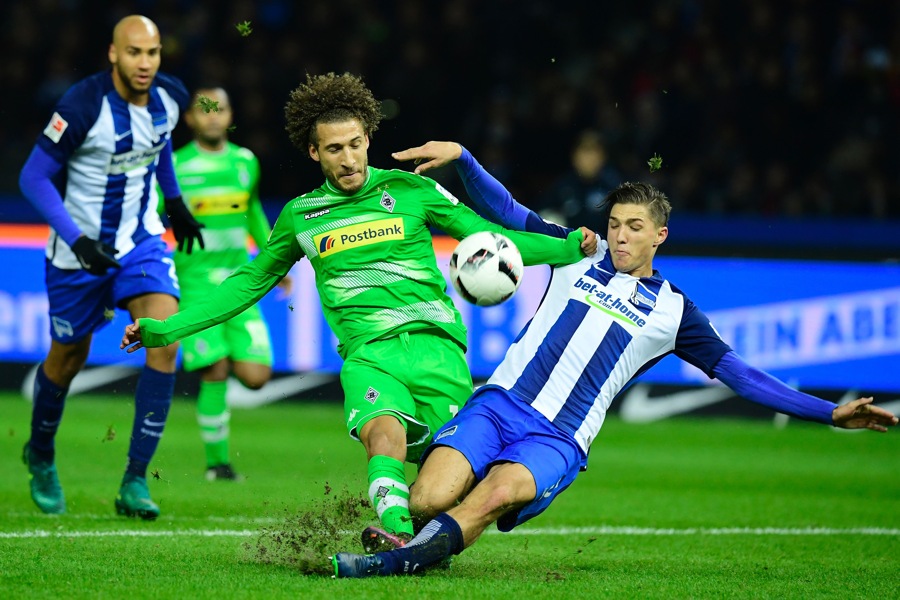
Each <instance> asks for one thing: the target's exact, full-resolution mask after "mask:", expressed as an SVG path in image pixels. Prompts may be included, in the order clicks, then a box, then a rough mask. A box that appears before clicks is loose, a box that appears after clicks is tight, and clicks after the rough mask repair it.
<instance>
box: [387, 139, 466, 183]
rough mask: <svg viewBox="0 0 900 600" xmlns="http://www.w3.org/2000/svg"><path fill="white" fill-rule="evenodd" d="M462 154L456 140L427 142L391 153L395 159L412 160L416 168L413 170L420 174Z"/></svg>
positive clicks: (447, 162)
mask: <svg viewBox="0 0 900 600" xmlns="http://www.w3.org/2000/svg"><path fill="white" fill-rule="evenodd" d="M461 155H462V146H460V145H459V144H457V143H456V142H434V141H432V142H428V143H426V144H423V145H421V146H416V147H415V148H407V149H406V150H401V151H400V152H393V153H392V154H391V156H392V157H394V158H395V159H396V160H399V161H400V162H405V161H407V160H414V161H415V164H416V168H415V170H414V171H413V172H414V173H415V174H416V175H421V174H422V173H424V172H425V171H430V170H431V169H437V168H438V167H443V166H444V165H447V164H450V163H452V162H453V161H454V160H456V159H457V158H459V157H460V156H461Z"/></svg>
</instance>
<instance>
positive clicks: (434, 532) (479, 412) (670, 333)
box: [332, 142, 897, 577]
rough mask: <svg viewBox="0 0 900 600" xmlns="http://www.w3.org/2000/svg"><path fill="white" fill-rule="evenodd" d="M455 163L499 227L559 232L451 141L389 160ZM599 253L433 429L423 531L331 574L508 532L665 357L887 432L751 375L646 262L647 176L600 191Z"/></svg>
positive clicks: (825, 417) (651, 207)
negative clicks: (632, 386) (621, 397)
mask: <svg viewBox="0 0 900 600" xmlns="http://www.w3.org/2000/svg"><path fill="white" fill-rule="evenodd" d="M394 156H395V158H397V159H399V160H412V159H415V160H418V161H425V162H423V163H422V164H420V166H419V167H418V168H417V169H416V172H418V173H421V172H423V171H426V170H428V169H430V168H434V167H437V166H441V165H443V164H446V163H447V162H450V161H452V160H456V166H457V169H458V170H459V172H460V174H461V176H462V177H463V180H464V182H465V184H466V189H467V191H468V192H469V195H470V197H472V199H473V200H474V201H475V202H476V204H477V205H478V206H479V208H480V209H482V211H483V212H485V213H487V214H490V215H492V218H495V219H497V220H498V221H500V222H501V223H504V224H505V225H507V226H510V227H515V228H517V229H525V230H529V231H541V232H544V233H549V234H556V235H566V234H567V233H568V231H570V230H568V229H566V228H563V227H559V226H558V225H554V224H552V223H546V222H545V221H543V220H542V219H540V217H538V216H537V215H536V214H535V213H533V212H532V211H529V210H528V209H527V208H525V207H523V206H521V205H520V204H518V203H517V202H516V201H515V200H514V199H513V197H512V196H511V195H510V194H509V192H507V191H506V189H505V188H503V186H502V185H501V184H500V183H499V182H497V181H496V180H495V179H494V178H493V177H491V175H489V174H488V173H487V172H486V171H484V169H482V168H481V166H480V165H479V164H478V163H477V162H476V161H475V159H474V158H473V157H472V155H471V154H469V153H468V152H467V151H465V150H464V149H463V148H462V147H461V146H459V145H458V144H453V143H449V142H429V144H426V145H425V146H422V147H419V148H413V149H410V150H406V151H403V152H400V153H397V154H395V155H394ZM606 209H607V210H608V211H609V212H608V214H609V219H608V227H607V229H606V231H607V233H606V236H605V239H603V240H601V242H600V244H599V252H598V254H597V255H596V256H593V257H587V258H585V259H584V260H582V261H580V262H578V263H576V264H572V265H568V266H562V267H556V268H555V269H554V272H553V277H552V278H551V281H550V285H549V288H548V290H547V294H546V296H545V297H544V300H543V302H542V303H541V306H540V308H539V309H538V311H537V313H536V314H535V316H534V318H533V319H532V320H531V321H530V322H529V323H528V325H527V326H526V327H525V329H524V330H523V331H522V333H521V334H520V335H519V337H518V338H517V339H516V341H515V343H513V345H512V346H511V347H510V349H509V351H508V352H507V354H506V357H505V358H504V359H503V362H502V363H500V365H499V366H498V367H497V370H496V371H495V372H494V374H493V376H492V377H491V378H490V380H489V381H488V383H487V384H486V385H485V386H484V387H482V388H479V390H478V391H477V392H476V393H475V394H474V395H473V396H472V398H471V399H470V400H469V402H468V403H467V404H466V406H465V407H464V408H463V409H462V410H461V411H460V412H459V414H458V415H457V416H456V417H454V418H453V419H452V420H451V421H449V422H448V423H447V424H446V425H444V427H443V428H441V430H440V431H438V432H437V434H436V435H435V437H434V442H433V443H432V445H431V446H430V447H429V448H428V450H426V453H425V454H424V457H423V460H424V464H423V466H422V469H421V472H420V474H419V477H418V479H417V480H416V484H415V485H414V486H413V488H412V490H411V496H410V510H411V511H412V513H413V515H414V517H415V518H416V519H417V520H419V521H420V525H421V524H422V523H424V526H423V527H422V528H421V530H420V531H419V533H418V535H417V536H416V537H415V538H413V539H412V540H411V541H409V542H408V543H407V544H406V545H404V546H401V547H398V548H396V549H394V550H391V551H388V552H379V553H377V554H370V555H359V554H349V553H339V554H337V555H335V556H334V557H332V564H333V566H334V569H335V576H336V577H369V576H375V575H399V574H411V573H416V572H420V571H421V570H422V569H424V568H427V567H428V566H430V565H434V564H436V563H438V562H440V561H443V560H445V559H446V558H447V557H449V556H451V555H453V554H459V553H460V552H462V551H463V549H465V548H466V547H468V546H470V545H471V544H473V543H474V542H475V541H476V540H477V539H478V537H479V536H480V535H481V534H482V532H483V531H484V530H485V528H486V527H487V526H488V525H490V524H491V523H494V522H496V523H497V528H498V529H500V530H501V531H510V530H511V529H513V528H514V527H516V526H518V525H521V524H522V523H524V522H525V521H527V520H529V519H531V518H533V517H535V516H537V515H538V514H540V513H541V512H543V511H544V510H545V509H546V508H547V507H548V506H549V505H550V503H551V502H552V501H553V499H554V498H555V497H556V496H557V495H559V494H560V493H561V492H562V491H563V490H565V489H566V488H567V487H568V486H569V485H570V484H571V483H572V482H573V481H574V480H575V477H576V475H577V474H578V472H579V471H580V470H583V469H584V468H586V466H587V455H588V449H589V448H590V445H591V442H593V441H594V439H595V437H596V436H597V434H598V433H599V431H600V427H601V426H602V425H603V421H604V418H605V416H606V411H607V409H608V408H609V405H610V403H611V402H612V401H613V399H614V398H615V397H616V395H617V394H618V393H619V392H620V391H621V390H622V389H623V388H624V387H625V385H626V384H627V383H628V382H629V381H631V380H632V379H633V378H635V377H637V376H638V375H640V374H641V373H643V372H644V371H646V370H647V369H649V368H650V367H651V366H652V365H654V364H656V362H658V361H659V360H660V359H662V358H663V357H664V356H665V355H667V354H670V353H674V354H675V355H676V356H678V357H679V358H681V359H683V360H685V361H687V362H689V363H691V364H692V365H694V366H696V367H698V368H699V369H701V370H703V371H704V372H705V373H706V374H707V375H709V376H710V377H717V378H719V379H720V380H721V381H722V382H723V383H725V384H727V385H728V386H729V387H731V388H732V389H734V390H735V391H736V392H737V393H738V394H740V395H742V396H743V397H745V398H747V399H749V400H752V401H754V402H758V403H760V404H763V405H765V406H768V407H770V408H773V409H775V410H778V411H780V412H785V413H787V414H790V415H793V416H795V417H798V418H801V419H808V420H812V421H817V422H820V423H826V424H829V425H834V426H836V427H842V428H846V429H860V428H869V429H872V430H875V431H886V428H887V427H889V426H894V425H896V424H897V417H895V416H894V415H892V414H891V413H889V412H888V411H886V410H884V409H882V408H879V407H876V406H874V405H872V404H871V402H872V398H859V399H857V400H854V401H852V402H849V403H847V404H845V405H842V406H837V405H835V404H834V403H831V402H827V401H825V400H821V399H819V398H815V397H813V396H809V395H807V394H803V393H801V392H798V391H796V390H794V389H792V388H790V387H788V386H787V385H785V384H783V383H781V382H780V381H778V380H776V379H774V378H773V377H771V376H769V375H767V374H766V373H763V372H762V371H759V370H757V369H754V368H753V367H751V366H750V365H748V364H746V363H745V362H744V361H743V360H741V359H740V357H738V356H737V355H736V354H735V353H734V352H733V351H732V350H731V348H729V347H728V345H727V344H725V342H723V341H722V340H721V339H720V338H719V335H718V334H717V333H716V331H715V330H714V329H713V327H712V325H711V324H710V323H709V320H708V319H707V318H706V316H705V315H704V314H703V313H702V312H701V311H700V309H699V308H697V306H695V305H694V304H693V303H692V302H691V301H690V299H688V297H687V296H685V295H684V293H682V292H681V291H680V290H679V289H678V288H676V287H675V286H674V285H673V284H671V283H670V282H669V281H667V280H666V279H665V278H664V277H663V276H662V275H661V274H660V273H659V272H658V271H655V270H654V269H653V257H654V256H655V254H656V250H657V248H658V247H659V245H660V244H662V243H663V242H664V241H665V240H666V237H667V236H668V227H667V223H668V219H669V212H670V210H671V207H670V205H669V202H668V200H667V198H666V196H665V195H664V194H662V193H661V192H660V191H659V190H657V189H656V188H654V187H653V186H651V185H649V184H646V183H625V184H622V185H620V186H619V187H617V188H616V189H615V190H613V191H612V192H611V193H610V194H609V195H608V196H607V199H606Z"/></svg>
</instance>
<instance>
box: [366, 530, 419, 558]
mask: <svg viewBox="0 0 900 600" xmlns="http://www.w3.org/2000/svg"><path fill="white" fill-rule="evenodd" d="M410 539H412V538H411V537H410V536H408V535H406V534H403V533H388V532H387V531H385V530H384V529H381V528H380V527H366V528H365V529H364V530H363V532H362V540H361V541H362V547H363V550H365V551H366V554H375V553H376V552H387V551H388V550H394V549H395V548H402V547H403V546H405V545H406V542H408V541H409V540H410Z"/></svg>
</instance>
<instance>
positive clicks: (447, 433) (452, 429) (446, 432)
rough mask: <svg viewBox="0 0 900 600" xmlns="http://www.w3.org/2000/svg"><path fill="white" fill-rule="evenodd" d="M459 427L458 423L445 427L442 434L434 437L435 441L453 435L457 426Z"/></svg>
mask: <svg viewBox="0 0 900 600" xmlns="http://www.w3.org/2000/svg"><path fill="white" fill-rule="evenodd" d="M457 427H458V425H454V426H453V427H450V428H448V429H445V430H444V431H442V432H441V434H440V435H439V436H437V437H436V438H434V441H438V440H439V439H441V438H445V437H450V436H451V435H453V434H454V433H456V428H457Z"/></svg>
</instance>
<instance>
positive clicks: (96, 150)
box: [38, 70, 189, 269]
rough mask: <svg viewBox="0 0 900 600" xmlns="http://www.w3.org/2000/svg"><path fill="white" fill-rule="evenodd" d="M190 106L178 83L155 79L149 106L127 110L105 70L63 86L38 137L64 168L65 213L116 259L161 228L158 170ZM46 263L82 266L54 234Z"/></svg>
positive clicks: (162, 77) (168, 78) (129, 106)
mask: <svg viewBox="0 0 900 600" xmlns="http://www.w3.org/2000/svg"><path fill="white" fill-rule="evenodd" d="M188 101H189V96H188V92H187V90H186V89H185V87H184V85H183V84H182V83H181V82H180V81H179V80H178V79H176V78H174V77H171V76H168V75H165V74H163V73H158V74H157V75H156V79H155V80H154V83H153V85H152V86H151V88H150V101H149V103H148V105H147V106H136V105H134V104H130V103H128V102H126V101H125V100H124V99H123V98H122V97H121V96H120V95H119V94H118V93H117V92H116V90H115V87H114V86H113V80H112V72H111V70H107V71H104V72H102V73H97V74H96V75H92V76H91V77H88V78H86V79H83V80H81V81H79V82H78V83H76V84H75V85H73V86H72V87H71V88H69V90H68V91H67V92H66V93H65V95H64V96H63V97H62V98H61V99H60V101H59V102H58V103H57V105H56V108H55V112H54V113H53V116H52V117H51V119H50V123H49V124H48V125H47V127H46V128H45V129H44V131H43V134H42V135H41V136H40V137H39V139H38V146H40V148H41V149H43V150H44V151H45V152H46V153H47V154H49V155H50V156H51V157H53V158H54V159H55V160H57V161H58V162H59V163H60V164H64V165H66V167H67V168H66V176H67V179H66V188H65V194H63V198H64V203H65V208H66V211H67V212H68V213H69V215H70V216H71V217H72V219H73V220H74V221H75V223H76V224H77V225H78V226H79V228H80V229H81V231H82V232H83V233H84V234H85V235H87V236H88V237H91V238H94V239H98V240H101V241H103V242H106V243H108V244H110V245H112V246H113V247H115V248H116V249H117V250H118V253H117V256H119V257H121V256H123V255H124V254H127V253H128V252H130V251H131V250H132V249H133V248H134V247H135V245H136V244H137V243H139V242H140V241H141V240H143V239H145V238H147V237H150V236H157V235H161V234H162V233H163V231H164V230H165V228H164V227H163V225H162V222H161V221H160V218H159V215H158V214H157V210H156V207H157V203H158V196H157V191H156V168H157V165H158V164H159V155H160V152H161V151H162V150H163V148H165V146H166V144H167V143H168V142H169V140H170V138H171V133H172V130H173V129H174V128H175V125H176V124H177V123H178V118H179V114H180V111H181V110H182V109H183V108H185V107H186V106H187V103H188ZM47 258H48V259H50V260H51V261H52V263H53V265H54V266H56V267H58V268H61V269H79V268H81V265H80V264H79V262H78V259H77V258H76V257H75V255H74V254H73V253H72V251H71V249H70V248H69V246H68V245H67V244H66V243H65V242H64V241H63V240H62V239H61V238H60V236H59V235H58V234H57V233H56V232H55V231H52V232H51V234H50V239H49V241H48V243H47Z"/></svg>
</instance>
